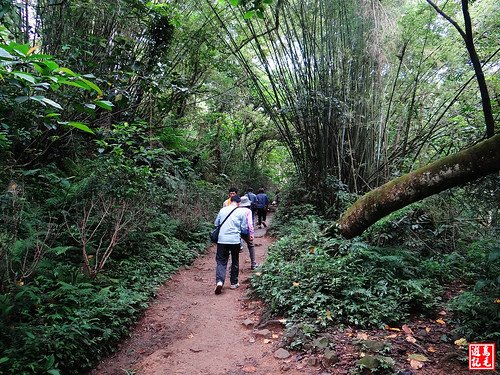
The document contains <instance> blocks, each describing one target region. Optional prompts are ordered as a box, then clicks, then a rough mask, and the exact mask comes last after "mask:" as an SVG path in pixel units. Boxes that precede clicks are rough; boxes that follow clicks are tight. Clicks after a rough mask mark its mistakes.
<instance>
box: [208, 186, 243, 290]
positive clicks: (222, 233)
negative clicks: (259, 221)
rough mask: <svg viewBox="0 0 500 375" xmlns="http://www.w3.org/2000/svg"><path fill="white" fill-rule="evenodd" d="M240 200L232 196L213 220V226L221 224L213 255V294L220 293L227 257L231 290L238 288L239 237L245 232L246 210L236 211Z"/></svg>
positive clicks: (224, 277) (224, 276)
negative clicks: (229, 264) (229, 201)
mask: <svg viewBox="0 0 500 375" xmlns="http://www.w3.org/2000/svg"><path fill="white" fill-rule="evenodd" d="M240 200H241V199H240V197H239V196H238V195H234V196H232V197H231V203H230V204H229V206H226V207H222V208H221V209H220V211H219V214H218V215H217V217H216V218H215V222H214V224H215V226H219V225H220V224H221V223H223V224H222V226H221V227H220V230H219V238H218V240H217V253H216V255H215V263H216V268H215V284H216V286H215V294H220V293H221V292H222V287H223V286H224V281H225V279H226V270H227V262H228V259H229V255H231V271H230V274H229V281H230V282H231V289H236V288H238V287H239V286H240V284H239V282H238V276H239V272H240V269H239V262H240V259H239V256H240V242H241V237H240V236H241V233H242V232H243V231H245V230H247V212H246V211H247V210H239V209H238V205H239V203H240Z"/></svg>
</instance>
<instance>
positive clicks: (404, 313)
mask: <svg viewBox="0 0 500 375" xmlns="http://www.w3.org/2000/svg"><path fill="white" fill-rule="evenodd" d="M400 215H402V217H403V219H402V218H401V217H399V218H397V220H399V222H400V223H401V222H403V221H404V220H406V218H408V216H411V215H413V216H411V217H413V219H415V217H418V218H420V220H422V223H421V225H420V224H419V226H418V227H416V226H414V227H413V232H412V228H411V227H410V229H408V228H407V226H406V225H403V227H405V230H408V233H415V232H418V230H420V233H419V234H420V236H421V237H419V238H418V239H416V238H415V237H416V236H415V235H414V236H413V237H410V236H408V235H406V236H405V235H404V234H400V236H398V234H397V228H396V229H395V228H394V226H392V227H391V228H392V229H390V230H388V226H389V227H390V226H391V225H392V224H391V225H390V224H389V223H394V218H388V219H387V221H386V222H385V223H384V222H382V223H381V224H379V227H378V228H377V227H375V228H374V229H373V230H372V231H371V232H370V233H369V235H368V236H366V237H365V239H364V240H360V239H355V240H351V241H346V240H343V239H338V238H329V237H326V236H324V235H323V232H322V228H323V227H325V224H326V223H325V221H324V220H323V219H322V218H320V217H317V216H314V215H310V216H307V217H305V218H304V219H296V220H292V221H290V222H288V224H287V225H284V226H283V227H281V228H279V230H278V232H279V233H280V234H281V235H282V237H281V238H280V239H279V240H278V241H277V242H276V243H275V244H274V245H273V246H272V247H271V248H270V249H269V255H268V258H267V260H266V262H265V264H264V265H263V267H262V269H261V270H260V271H261V272H258V273H256V274H255V276H254V277H253V279H252V284H253V287H254V289H255V291H256V293H257V294H258V295H259V296H260V297H261V298H262V299H263V300H264V301H265V302H266V304H267V306H268V307H269V308H270V309H271V310H272V312H273V313H274V314H276V315H280V316H284V317H286V318H287V320H288V330H287V333H286V334H285V337H286V338H287V339H286V340H285V341H286V342H285V346H287V347H288V348H291V349H297V350H301V351H303V352H304V353H305V354H304V355H309V356H311V355H312V356H314V355H315V353H318V345H319V344H318V341H317V340H318V339H319V338H322V337H323V338H324V339H323V344H321V345H320V346H321V348H320V353H321V355H320V356H319V357H318V358H320V359H321V361H323V362H322V364H323V365H324V367H329V366H334V367H335V366H337V367H339V366H340V367H341V368H352V369H353V370H352V372H354V373H356V372H360V373H362V372H363V371H374V372H381V373H384V372H386V373H393V372H394V371H400V370H401V371H403V370H404V369H405V368H407V369H409V370H408V371H412V369H418V368H420V367H424V366H427V367H429V366H430V365H429V363H433V365H434V366H438V365H439V366H445V367H446V366H448V365H449V363H448V364H443V362H442V361H441V360H440V359H439V358H438V357H439V356H441V357H446V358H448V357H449V359H452V358H453V359H457V360H463V359H464V358H465V359H466V350H465V348H466V346H465V345H466V343H467V342H470V341H485V340H487V341H495V340H496V341H498V340H499V339H500V327H499V324H500V323H499V322H500V316H499V311H500V309H499V306H500V305H499V303H498V302H499V300H498V296H499V295H500V294H499V293H498V292H499V289H498V285H499V281H500V279H498V275H500V262H499V260H500V259H499V246H498V240H495V239H484V240H478V241H475V242H472V243H470V244H468V245H465V244H464V245H463V246H462V247H460V248H459V247H457V248H455V249H454V251H447V252H446V251H444V250H443V249H444V248H445V244H443V243H442V242H440V238H439V236H438V235H436V232H435V231H433V230H431V227H432V225H431V224H430V223H429V224H426V223H425V220H424V219H423V218H422V216H423V215H424V214H423V213H419V212H418V211H416V210H414V209H409V210H408V211H406V213H403V214H400ZM410 222H413V224H410ZM408 223H409V224H408V225H415V224H414V223H415V220H410V219H408ZM377 231H378V233H377ZM381 234H385V236H386V237H385V238H387V239H392V243H388V244H387V243H383V244H381V245H379V246H375V245H374V244H373V243H374V241H373V238H375V237H377V238H380V235H381ZM370 236H371V238H370ZM405 238H406V239H408V238H409V239H408V241H407V243H405V244H401V243H398V242H397V241H402V240H404V239H405ZM432 238H434V243H433V242H432V241H431V239H432ZM370 243H371V244H370ZM409 244H412V246H409ZM419 244H420V246H419ZM434 245H435V246H436V249H437V250H440V251H434V248H433V246H434ZM410 327H411V328H410ZM370 341H374V342H373V343H370ZM367 343H368V344H367ZM365 344H367V345H371V344H373V345H375V347H376V348H377V349H376V350H375V349H373V348H372V349H369V348H366V347H364V345H365ZM346 348H347V349H346ZM349 348H351V349H349ZM345 350H347V354H346V353H344V352H343V351H345ZM349 353H350V354H349ZM330 357H332V358H333V359H331V360H330V359H327V360H326V362H327V363H326V364H325V363H324V362H325V358H330ZM346 358H347V359H346ZM441 359H442V358H441ZM342 361H347V362H348V363H343V364H342ZM312 362H313V363H314V362H315V360H312ZM428 362H429V363H428ZM445 362H446V359H445ZM336 363H340V364H339V365H336ZM456 365H457V366H459V367H458V369H460V366H461V364H460V363H458V362H457V363H456ZM345 366H347V367H345ZM434 368H436V367H434ZM455 370H456V369H455ZM443 371H444V372H446V370H443ZM452 372H453V371H452ZM403 373H404V372H403Z"/></svg>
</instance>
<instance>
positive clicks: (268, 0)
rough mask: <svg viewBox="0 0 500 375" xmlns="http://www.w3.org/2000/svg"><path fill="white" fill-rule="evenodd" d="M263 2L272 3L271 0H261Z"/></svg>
mask: <svg viewBox="0 0 500 375" xmlns="http://www.w3.org/2000/svg"><path fill="white" fill-rule="evenodd" d="M262 2H263V3H264V4H272V3H273V0H262Z"/></svg>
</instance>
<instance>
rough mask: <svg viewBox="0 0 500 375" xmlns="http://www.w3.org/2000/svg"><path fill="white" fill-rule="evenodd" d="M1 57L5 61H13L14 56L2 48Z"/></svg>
mask: <svg viewBox="0 0 500 375" xmlns="http://www.w3.org/2000/svg"><path fill="white" fill-rule="evenodd" d="M0 57H1V58H3V59H13V58H14V56H12V55H11V54H10V53H9V52H7V51H6V50H4V49H3V48H2V47H0Z"/></svg>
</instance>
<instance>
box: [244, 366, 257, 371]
mask: <svg viewBox="0 0 500 375" xmlns="http://www.w3.org/2000/svg"><path fill="white" fill-rule="evenodd" d="M242 370H243V372H247V373H253V372H256V371H257V369H256V368H255V367H254V366H245V367H243V368H242Z"/></svg>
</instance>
